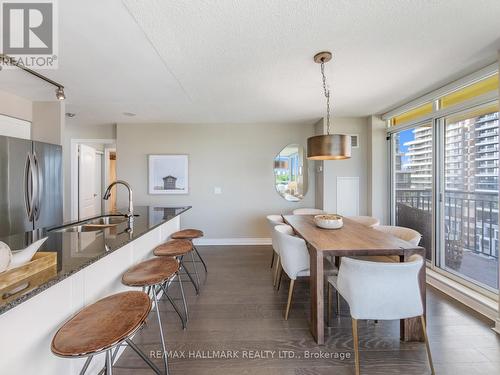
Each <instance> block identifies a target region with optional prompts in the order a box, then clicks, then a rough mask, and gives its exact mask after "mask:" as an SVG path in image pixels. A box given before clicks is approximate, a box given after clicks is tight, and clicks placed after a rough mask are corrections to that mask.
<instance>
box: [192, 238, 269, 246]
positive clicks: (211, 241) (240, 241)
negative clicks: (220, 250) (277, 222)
mask: <svg viewBox="0 0 500 375" xmlns="http://www.w3.org/2000/svg"><path fill="white" fill-rule="evenodd" d="M194 243H195V245H200V246H203V245H207V246H208V245H212V246H213V245H217V246H224V245H226V246H228V245H233V246H243V245H271V239H270V238H198V239H196V240H195V241H194Z"/></svg>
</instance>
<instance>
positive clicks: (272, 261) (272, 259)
mask: <svg viewBox="0 0 500 375" xmlns="http://www.w3.org/2000/svg"><path fill="white" fill-rule="evenodd" d="M273 265H274V249H273V257H272V258H271V269H273Z"/></svg>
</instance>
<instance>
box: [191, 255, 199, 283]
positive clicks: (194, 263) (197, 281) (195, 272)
mask: <svg viewBox="0 0 500 375" xmlns="http://www.w3.org/2000/svg"><path fill="white" fill-rule="evenodd" d="M190 254H191V260H192V262H193V268H194V274H195V276H196V284H198V290H200V276H199V275H198V268H197V267H196V262H195V260H194V254H193V252H192V251H190Z"/></svg>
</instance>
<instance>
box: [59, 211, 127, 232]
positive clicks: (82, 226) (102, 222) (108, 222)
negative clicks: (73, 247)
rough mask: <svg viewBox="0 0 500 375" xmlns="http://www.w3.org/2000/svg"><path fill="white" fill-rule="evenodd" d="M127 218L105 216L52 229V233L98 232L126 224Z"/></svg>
mask: <svg viewBox="0 0 500 375" xmlns="http://www.w3.org/2000/svg"><path fill="white" fill-rule="evenodd" d="M126 221H127V218H126V217H125V216H122V215H105V216H101V217H98V218H95V219H90V220H86V221H83V222H80V223H78V224H73V225H67V226H64V227H60V228H55V229H52V230H51V232H96V231H100V230H104V229H106V228H111V227H114V226H116V225H118V224H121V223H124V222H126Z"/></svg>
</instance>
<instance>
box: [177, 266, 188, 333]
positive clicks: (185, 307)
mask: <svg viewBox="0 0 500 375" xmlns="http://www.w3.org/2000/svg"><path fill="white" fill-rule="evenodd" d="M177 278H178V279H179V288H181V296H182V303H183V304H184V313H185V314H186V324H187V322H188V321H189V314H188V308H187V303H186V296H185V294H184V286H183V285H182V278H181V275H180V274H179V272H177Z"/></svg>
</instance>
